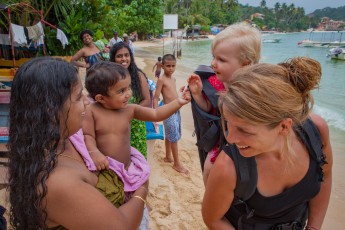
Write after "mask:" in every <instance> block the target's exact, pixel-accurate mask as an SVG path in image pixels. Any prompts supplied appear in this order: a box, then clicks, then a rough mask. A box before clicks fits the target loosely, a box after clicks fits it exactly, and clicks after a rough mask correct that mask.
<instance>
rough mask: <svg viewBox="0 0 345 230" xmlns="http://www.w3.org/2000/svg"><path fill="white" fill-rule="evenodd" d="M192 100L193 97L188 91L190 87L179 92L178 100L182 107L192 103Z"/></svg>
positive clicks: (183, 87)
mask: <svg viewBox="0 0 345 230" xmlns="http://www.w3.org/2000/svg"><path fill="white" fill-rule="evenodd" d="M191 98H192V97H191V95H190V92H189V90H188V86H182V87H181V88H180V90H179V97H178V98H177V99H178V102H179V103H180V104H181V105H185V104H187V103H188V102H190V100H191Z"/></svg>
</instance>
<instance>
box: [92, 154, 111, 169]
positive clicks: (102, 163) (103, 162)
mask: <svg viewBox="0 0 345 230" xmlns="http://www.w3.org/2000/svg"><path fill="white" fill-rule="evenodd" d="M90 156H91V159H92V160H93V163H94V164H95V166H96V168H97V170H98V171H101V170H103V169H109V161H108V159H107V157H106V156H104V155H103V154H102V153H101V152H99V151H97V152H92V153H90Z"/></svg>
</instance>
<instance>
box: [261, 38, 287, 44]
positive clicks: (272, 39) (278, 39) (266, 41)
mask: <svg viewBox="0 0 345 230" xmlns="http://www.w3.org/2000/svg"><path fill="white" fill-rule="evenodd" d="M281 40H282V39H281V38H266V39H263V40H262V42H263V43H279V42H280V41H281Z"/></svg>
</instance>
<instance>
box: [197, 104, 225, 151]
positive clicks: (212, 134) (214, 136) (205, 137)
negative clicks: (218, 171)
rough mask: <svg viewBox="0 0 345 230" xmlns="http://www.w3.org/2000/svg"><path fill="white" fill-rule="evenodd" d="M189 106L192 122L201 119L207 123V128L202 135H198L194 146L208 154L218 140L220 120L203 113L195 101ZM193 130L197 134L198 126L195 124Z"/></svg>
mask: <svg viewBox="0 0 345 230" xmlns="http://www.w3.org/2000/svg"><path fill="white" fill-rule="evenodd" d="M191 106H192V111H193V116H194V121H196V120H198V119H201V120H204V121H207V123H208V124H207V125H208V126H209V127H208V128H207V131H203V133H202V135H200V137H199V138H198V139H197V142H196V145H197V146H198V147H199V148H201V149H203V150H204V151H205V152H209V151H210V150H211V149H212V148H213V147H214V146H215V145H216V144H217V142H218V141H219V138H220V132H221V127H220V122H219V121H220V118H219V117H218V116H215V115H212V114H209V113H206V112H205V111H203V110H202V109H201V108H200V107H199V106H198V104H197V103H196V102H195V100H192V101H191ZM199 125H200V124H199ZM195 130H196V132H199V130H200V127H198V124H195ZM205 130H206V129H205Z"/></svg>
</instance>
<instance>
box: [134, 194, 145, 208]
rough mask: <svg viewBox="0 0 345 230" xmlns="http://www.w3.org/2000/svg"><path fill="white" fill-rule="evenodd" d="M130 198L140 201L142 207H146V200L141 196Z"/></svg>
mask: <svg viewBox="0 0 345 230" xmlns="http://www.w3.org/2000/svg"><path fill="white" fill-rule="evenodd" d="M132 198H138V199H139V200H142V202H144V207H146V200H145V199H144V198H142V197H141V196H137V195H135V196H132Z"/></svg>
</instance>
